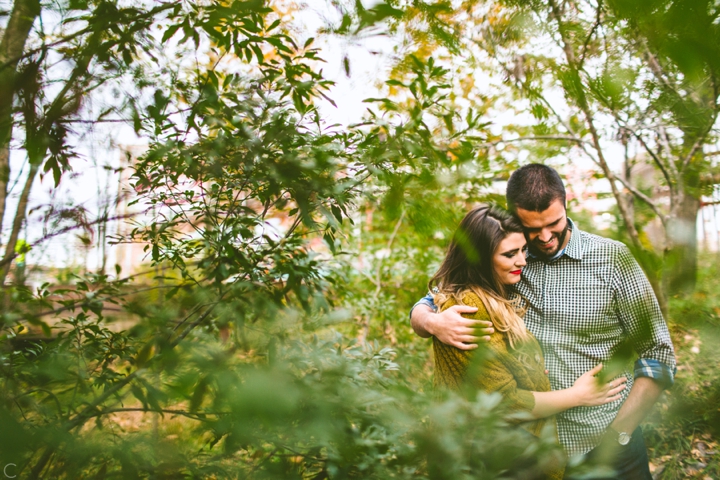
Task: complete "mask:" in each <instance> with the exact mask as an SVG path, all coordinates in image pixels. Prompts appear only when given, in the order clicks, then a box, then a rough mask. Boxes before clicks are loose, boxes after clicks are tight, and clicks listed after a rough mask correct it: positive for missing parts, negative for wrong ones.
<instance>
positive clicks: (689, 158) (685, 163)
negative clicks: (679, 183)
mask: <svg viewBox="0 0 720 480" xmlns="http://www.w3.org/2000/svg"><path fill="white" fill-rule="evenodd" d="M717 116H718V110H717V108H715V111H714V112H713V116H712V121H710V122H709V125H708V128H706V129H705V131H704V132H703V133H702V135H700V136H699V137H698V139H697V140H695V143H694V144H693V146H692V148H691V149H690V151H689V152H688V154H687V156H686V157H685V158H684V159H683V161H682V168H681V170H680V171H681V172H683V173H684V172H685V169H686V168H687V167H688V165H689V164H690V161H692V158H693V157H694V156H695V154H696V153H697V151H698V149H700V148H702V146H703V144H704V143H705V140H706V139H707V136H708V134H709V133H710V130H712V126H713V125H715V121H716V120H717Z"/></svg>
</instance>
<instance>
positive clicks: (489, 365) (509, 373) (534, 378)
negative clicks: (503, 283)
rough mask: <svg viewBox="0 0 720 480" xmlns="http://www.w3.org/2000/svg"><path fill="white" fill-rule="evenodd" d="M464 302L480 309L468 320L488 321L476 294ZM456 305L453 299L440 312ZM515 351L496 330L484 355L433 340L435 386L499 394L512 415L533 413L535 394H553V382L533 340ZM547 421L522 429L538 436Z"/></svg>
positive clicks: (538, 346)
mask: <svg viewBox="0 0 720 480" xmlns="http://www.w3.org/2000/svg"><path fill="white" fill-rule="evenodd" d="M462 301H463V303H464V304H465V305H468V306H471V307H477V309H478V310H477V312H476V313H474V314H471V315H467V316H468V317H469V318H473V319H478V320H487V319H489V315H488V313H487V309H486V308H485V305H484V304H483V302H482V301H481V300H480V298H479V297H478V296H477V295H476V294H475V293H473V292H470V291H467V292H465V293H464V294H463V297H462ZM457 304H458V302H457V301H456V300H455V299H453V298H450V299H449V300H447V301H446V302H445V303H444V304H443V305H442V307H441V309H442V310H445V309H448V308H450V307H452V306H453V305H457ZM515 347H516V348H514V349H513V348H510V345H509V342H508V338H507V334H505V333H503V332H498V331H497V330H496V331H495V333H493V334H492V335H491V336H490V341H489V342H483V343H482V346H481V347H480V348H484V349H485V350H484V351H482V352H477V351H466V350H460V349H458V348H455V347H452V346H450V345H446V344H444V343H442V342H440V341H438V340H437V339H435V338H433V353H434V363H435V378H434V382H435V386H436V387H440V388H449V389H452V390H458V389H460V388H461V386H462V385H463V384H469V385H473V386H475V387H477V388H478V389H481V390H483V391H486V392H500V393H501V394H502V395H503V397H504V403H505V405H506V406H507V408H508V409H509V410H510V411H518V412H522V411H527V412H530V411H531V410H532V409H533V407H534V406H535V397H534V396H533V394H532V392H533V391H535V392H547V391H550V381H549V380H548V377H547V375H546V374H545V365H544V361H543V356H542V350H541V348H540V345H539V344H538V342H537V340H535V338H534V337H530V339H529V340H527V341H524V342H522V343H520V344H516V345H515ZM479 354H481V355H482V356H479ZM475 358H477V359H478V360H480V364H479V365H474V364H473V363H472V362H473V360H474V359H475ZM546 421H547V419H538V420H535V421H532V422H527V423H525V424H524V425H523V426H524V427H525V428H527V429H528V430H529V431H530V432H531V433H533V434H535V435H539V434H540V431H541V430H542V428H543V426H544V425H545V423H546Z"/></svg>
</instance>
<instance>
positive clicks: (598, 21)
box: [578, 0, 602, 69]
mask: <svg viewBox="0 0 720 480" xmlns="http://www.w3.org/2000/svg"><path fill="white" fill-rule="evenodd" d="M596 11H597V17H596V19H595V23H594V24H593V26H592V28H591V29H590V32H589V33H588V35H587V37H586V38H585V42H584V43H583V46H582V54H581V55H580V61H579V65H578V66H579V68H580V69H582V68H583V65H584V64H585V55H587V50H588V45H589V44H590V40H591V39H592V37H593V35H595V30H597V29H598V27H599V26H600V24H601V22H602V19H601V17H600V16H601V14H602V0H598V6H597V10H596Z"/></svg>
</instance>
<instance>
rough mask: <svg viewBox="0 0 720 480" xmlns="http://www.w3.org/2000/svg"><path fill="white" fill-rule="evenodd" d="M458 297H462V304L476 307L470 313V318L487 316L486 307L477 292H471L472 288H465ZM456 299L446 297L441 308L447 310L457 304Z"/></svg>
mask: <svg viewBox="0 0 720 480" xmlns="http://www.w3.org/2000/svg"><path fill="white" fill-rule="evenodd" d="M460 298H461V299H462V303H463V305H467V306H468V307H476V308H477V309H478V310H477V312H476V313H475V314H473V315H472V318H478V319H483V318H489V315H488V312H487V308H485V304H484V303H483V301H482V300H481V299H480V297H479V296H478V294H477V293H475V292H473V291H472V290H465V291H464V292H462V293H461V294H460ZM458 303H459V302H458V301H457V300H456V299H455V298H454V297H450V298H448V299H447V300H446V301H445V302H444V303H443V304H442V306H441V308H440V309H441V310H447V309H448V308H450V307H453V306H455V305H458Z"/></svg>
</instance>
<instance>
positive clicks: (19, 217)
mask: <svg viewBox="0 0 720 480" xmlns="http://www.w3.org/2000/svg"><path fill="white" fill-rule="evenodd" d="M39 170H40V164H39V163H33V164H31V165H30V172H28V177H27V179H26V180H25V185H24V187H23V190H22V193H20V200H19V202H18V206H17V210H16V211H15V218H14V219H13V223H12V230H11V232H10V238H9V239H8V243H7V245H6V246H5V256H3V260H8V259H11V258H13V257H14V256H15V245H17V240H18V237H19V235H20V228H21V227H22V224H23V222H24V221H25V217H26V215H27V207H28V201H29V200H30V190H31V189H32V184H33V182H34V181H35V177H36V176H37V173H38V171H39ZM10 265H11V262H9V261H8V262H6V263H5V264H4V265H3V266H2V268H0V287H2V286H3V285H5V278H6V277H7V274H8V272H9V271H10Z"/></svg>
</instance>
